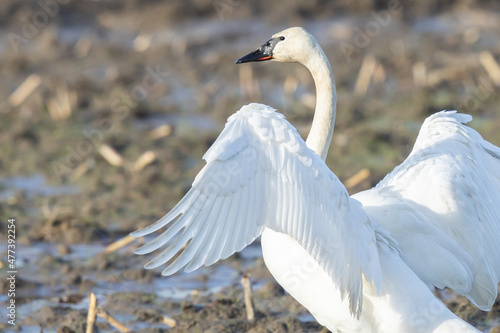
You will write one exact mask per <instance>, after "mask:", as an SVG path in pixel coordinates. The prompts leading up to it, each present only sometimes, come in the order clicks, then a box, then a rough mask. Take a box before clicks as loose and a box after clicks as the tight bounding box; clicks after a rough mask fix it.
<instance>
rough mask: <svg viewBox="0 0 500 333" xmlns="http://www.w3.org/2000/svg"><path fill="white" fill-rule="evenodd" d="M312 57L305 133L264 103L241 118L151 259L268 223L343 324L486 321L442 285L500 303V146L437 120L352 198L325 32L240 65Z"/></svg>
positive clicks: (448, 116) (306, 298)
mask: <svg viewBox="0 0 500 333" xmlns="http://www.w3.org/2000/svg"><path fill="white" fill-rule="evenodd" d="M285 41H286V42H285ZM271 58H273V59H276V60H278V61H282V62H300V63H302V64H304V65H305V66H306V67H307V68H308V69H309V70H310V71H311V73H312V75H313V78H314V81H315V83H316V90H317V99H318V101H317V105H316V112H315V116H314V120H313V125H312V127H311V132H310V134H309V137H308V139H307V145H306V142H304V141H303V140H302V139H301V138H300V136H299V135H298V133H297V132H296V130H295V129H294V128H293V126H292V125H290V123H288V122H287V121H286V120H285V119H284V117H283V116H282V115H281V114H278V113H276V112H275V111H274V110H273V109H272V108H269V107H267V106H265V105H260V104H250V105H247V106H244V107H243V108H242V109H241V110H240V111H238V112H237V113H236V114H234V115H233V116H231V117H230V118H229V120H228V123H227V124H226V127H225V128H224V130H223V132H222V133H221V135H220V136H219V138H218V139H217V140H216V142H215V143H214V144H213V146H212V147H211V148H210V149H209V150H208V152H207V153H206V154H205V156H204V159H205V160H206V161H207V165H206V166H205V167H204V169H203V170H202V171H201V172H200V173H199V174H198V176H197V177H196V179H195V181H194V183H193V187H192V189H191V190H190V191H189V192H188V193H187V194H186V196H185V197H184V198H183V199H182V200H181V201H180V202H179V203H178V204H177V206H176V207H174V208H173V209H172V211H170V212H169V214H167V215H166V216H165V217H164V218H162V219H161V220H160V221H158V222H157V223H155V224H153V225H152V226H150V227H147V228H146V229H144V230H141V231H138V232H136V233H134V235H135V236H142V235H146V234H149V233H152V232H154V231H156V230H158V229H160V228H162V227H164V226H165V225H167V224H169V226H168V228H167V229H166V231H165V232H163V233H162V234H161V235H160V236H158V237H157V238H156V239H154V240H153V241H151V242H149V243H148V244H146V245H144V246H143V247H141V248H140V249H138V250H137V251H136V253H138V254H145V253H149V252H151V251H154V250H156V249H158V248H160V247H162V246H163V245H165V244H166V243H167V242H169V241H171V240H173V241H171V242H170V245H169V246H168V247H167V248H166V249H165V250H163V252H161V253H160V254H159V255H158V256H157V257H156V258H154V259H153V260H152V261H150V262H149V263H148V264H147V265H146V267H147V268H154V267H158V266H160V265H163V264H165V263H166V262H168V261H169V260H170V259H171V258H173V256H174V255H175V254H176V253H177V252H178V251H179V250H181V248H182V247H183V245H184V244H185V243H186V242H187V241H189V240H190V242H189V244H188V245H187V246H186V248H185V249H184V250H182V252H181V254H180V255H179V256H178V257H177V258H176V259H175V260H174V261H172V262H171V263H170V264H169V265H168V267H167V268H166V269H165V270H164V272H163V273H164V274H165V275H169V274H173V273H175V272H176V271H178V270H180V269H181V268H183V267H185V270H186V271H188V272H189V271H192V270H195V269H197V268H198V267H200V266H201V265H211V264H213V263H215V262H216V261H218V260H219V259H224V258H227V257H229V256H230V255H232V254H233V253H234V252H236V251H240V250H241V249H243V248H244V247H245V246H247V245H248V244H250V243H251V242H252V241H253V240H254V239H255V238H257V237H258V236H259V235H261V234H262V240H261V242H262V249H263V255H264V260H265V262H266V265H267V267H268V268H269V270H270V272H271V273H272V274H273V276H274V277H275V278H276V280H277V281H278V282H279V283H280V284H281V285H282V286H283V287H284V289H285V290H287V291H288V292H289V293H290V294H291V295H292V296H293V297H294V298H295V299H297V300H298V301H299V302H300V303H302V304H303V305H304V306H305V307H306V308H308V309H309V311H310V312H311V313H312V314H313V315H314V316H315V318H316V319H317V320H318V322H320V323H321V324H323V325H325V326H327V327H328V328H329V329H330V330H332V331H333V332H337V331H339V332H356V331H359V332H477V330H475V329H474V328H473V327H472V326H470V325H468V324H467V323H465V322H464V321H462V320H460V319H459V318H457V317H456V316H455V315H454V314H453V313H451V312H450V311H449V310H448V309H447V308H446V307H445V306H444V304H443V303H442V302H440V301H439V300H438V299H436V298H435V297H434V295H433V293H432V290H433V288H434V286H436V287H439V288H443V287H450V288H453V289H455V290H456V291H457V292H459V293H461V294H464V295H466V296H467V297H469V299H471V300H472V301H473V302H474V303H475V304H476V305H478V306H479V307H480V308H481V309H484V310H487V309H489V308H491V305H492V304H493V302H494V300H495V298H496V295H497V285H498V281H499V279H500V247H499V246H498V241H499V240H500V208H499V207H498V204H499V203H500V149H499V148H497V147H495V146H493V145H491V144H489V143H488V142H486V141H484V140H483V139H482V138H481V136H480V135H479V134H478V133H477V132H475V131H474V130H472V129H470V128H468V127H466V126H464V125H463V124H462V123H463V122H466V121H468V120H469V117H468V116H465V115H460V114H456V113H453V112H440V113H437V114H435V115H434V116H431V117H429V118H428V119H427V120H426V122H425V123H424V126H423V127H422V130H421V131H420V134H419V137H418V139H417V143H416V145H415V148H414V150H413V151H412V153H411V154H410V156H409V157H408V159H407V160H406V161H405V162H404V163H403V164H402V165H400V166H399V167H398V168H396V169H395V170H394V171H393V172H392V173H391V174H389V175H388V176H387V177H386V178H385V179H384V180H383V181H382V182H381V183H380V184H379V185H378V186H377V187H375V188H374V189H372V190H369V191H365V192H362V193H359V194H358V195H356V196H353V197H352V198H351V197H349V195H348V193H347V191H346V189H345V188H344V186H343V185H342V183H341V182H340V181H339V180H338V178H337V177H336V176H335V175H334V174H333V173H332V172H331V171H330V170H329V169H328V167H327V166H326V164H325V163H324V159H325V157H326V153H327V151H328V146H329V144H330V141H331V137H332V133H333V123H334V120H335V104H336V95H335V83H334V79H333V75H332V72H331V69H330V65H329V63H328V60H327V58H326V56H325V55H324V53H323V51H322V50H321V48H320V47H319V45H318V43H317V42H316V40H315V39H314V37H312V36H311V35H309V34H308V33H307V32H306V31H305V30H303V29H301V28H291V29H287V30H285V31H283V32H281V33H279V34H276V35H275V36H273V39H271V40H270V41H269V42H267V43H266V44H264V45H263V46H262V47H261V48H260V49H259V50H256V51H254V52H253V53H251V54H249V55H247V56H245V57H243V58H241V59H240V60H239V62H246V61H258V60H267V59H271Z"/></svg>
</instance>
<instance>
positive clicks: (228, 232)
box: [132, 104, 381, 314]
mask: <svg viewBox="0 0 500 333" xmlns="http://www.w3.org/2000/svg"><path fill="white" fill-rule="evenodd" d="M204 159H205V160H206V161H207V165H206V166H205V167H204V168H203V169H202V170H201V172H200V173H199V174H198V175H197V177H196V179H195V181H194V183H193V186H192V188H191V189H190V191H189V192H188V193H187V194H186V196H185V197H184V198H183V199H182V200H181V201H180V202H179V203H178V204H177V205H176V206H175V207H174V208H173V209H172V210H171V211H170V212H169V213H168V214H167V215H166V216H165V217H163V218H162V219H161V220H159V221H158V222H156V223H155V224H153V225H151V226H149V227H147V228H145V229H143V230H141V231H137V232H134V233H132V236H136V237H138V236H144V235H147V234H150V233H152V232H154V231H157V230H159V229H160V228H163V227H165V226H167V229H166V230H165V231H164V232H163V233H162V234H160V235H159V236H158V237H156V238H155V239H154V240H152V241H151V242H149V243H147V244H146V245H144V246H142V247H141V248H139V249H137V250H136V251H135V253H136V254H146V253H150V252H152V251H154V250H157V249H159V248H162V247H164V246H165V248H164V249H163V250H162V252H161V253H160V254H159V255H157V256H156V257H155V258H154V259H153V260H151V261H150V262H149V263H147V264H146V266H145V267H146V268H155V267H158V266H161V265H163V264H165V263H167V262H169V261H171V259H172V258H174V256H175V254H176V253H178V252H180V254H179V255H178V256H177V257H176V258H175V259H174V260H173V261H171V262H170V263H169V264H168V267H167V268H165V270H164V271H163V274H164V275H169V274H173V273H175V272H177V271H178V270H180V269H181V268H183V267H185V271H187V272H190V271H193V270H195V269H197V268H198V267H200V266H202V265H211V264H213V263H215V262H216V261H218V260H219V259H224V258H227V257H229V256H230V255H231V254H233V253H234V252H236V251H240V250H241V249H243V248H244V247H245V246H247V245H248V244H250V243H251V242H252V241H253V240H254V239H255V238H256V237H258V236H259V235H260V234H261V233H262V231H263V230H264V228H271V229H273V230H275V231H277V232H281V233H285V234H288V235H289V236H290V237H292V238H294V239H295V240H296V241H297V242H298V243H299V244H301V245H302V246H303V247H304V249H306V250H307V251H308V252H309V253H310V255H311V256H312V257H313V258H314V259H315V260H316V261H317V262H318V263H319V264H320V265H321V266H322V267H323V268H324V269H325V271H326V272H328V273H329V275H330V276H331V278H332V279H333V280H334V282H335V283H336V284H337V285H338V286H339V289H340V290H341V291H342V292H343V295H348V297H349V299H350V304H351V311H352V313H353V314H359V312H360V309H361V302H362V297H363V293H362V278H363V276H364V278H365V279H366V280H367V281H372V282H374V283H375V285H376V286H377V287H379V286H380V275H381V274H380V263H379V258H378V251H377V246H376V239H375V234H374V231H373V227H372V225H371V221H370V219H369V218H368V216H367V215H366V214H365V213H364V211H363V209H362V207H361V204H360V203H359V202H358V201H356V200H353V199H351V198H350V197H349V195H348V193H347V191H346V189H345V188H344V186H343V185H342V183H341V182H340V181H339V180H338V178H337V177H336V176H335V175H334V174H333V173H332V172H331V171H330V170H329V169H328V167H327V166H326V164H325V163H324V161H323V160H322V159H321V158H320V157H319V156H318V155H316V154H315V153H314V152H313V151H312V150H310V149H309V148H307V146H306V144H305V142H304V141H303V140H302V139H301V137H300V136H299V135H298V133H297V131H296V130H295V128H293V127H292V126H291V125H290V123H288V122H287V121H286V120H285V119H284V117H283V115H281V114H279V113H277V112H275V111H274V110H273V109H271V108H270V107H267V106H264V105H260V104H250V105H247V106H244V107H243V108H242V109H241V110H240V111H238V112H237V113H236V114H234V115H233V116H231V117H230V118H229V120H228V122H227V124H226V126H225V128H224V130H223V132H222V133H221V135H220V136H219V137H218V139H217V140H216V141H215V143H214V144H213V146H212V147H211V148H210V149H209V150H208V152H207V153H206V154H205V156H204ZM187 242H188V244H187V246H185V247H184V245H185V244H186V243H187ZM167 243H168V245H167Z"/></svg>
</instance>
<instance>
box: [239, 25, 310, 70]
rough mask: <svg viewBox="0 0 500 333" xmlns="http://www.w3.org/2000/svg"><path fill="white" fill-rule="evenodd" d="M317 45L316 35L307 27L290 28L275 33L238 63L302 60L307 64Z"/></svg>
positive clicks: (301, 61)
mask: <svg viewBox="0 0 500 333" xmlns="http://www.w3.org/2000/svg"><path fill="white" fill-rule="evenodd" d="M316 47H317V42H316V39H314V37H313V36H312V35H311V34H309V33H308V32H307V31H306V29H304V28H300V27H294V28H289V29H286V30H283V31H281V32H278V33H277V34H274V35H273V37H272V38H271V39H270V40H268V41H267V42H266V43H265V44H263V45H262V46H261V47H259V48H258V49H257V50H255V51H253V52H250V53H249V54H247V55H246V56H243V57H241V58H239V59H238V60H237V61H236V63H237V64H241V63H244V62H251V61H264V60H276V61H279V62H300V63H302V64H305V63H306V62H307V59H308V55H309V54H310V53H309V52H310V51H312V50H314V49H315V48H316Z"/></svg>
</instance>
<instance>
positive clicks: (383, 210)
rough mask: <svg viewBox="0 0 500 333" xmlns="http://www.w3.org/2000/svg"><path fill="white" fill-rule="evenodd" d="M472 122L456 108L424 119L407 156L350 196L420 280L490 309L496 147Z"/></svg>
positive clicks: (499, 188) (494, 277)
mask: <svg viewBox="0 0 500 333" xmlns="http://www.w3.org/2000/svg"><path fill="white" fill-rule="evenodd" d="M470 120H472V117H471V116H469V115H464V114H459V113H456V112H455V111H442V112H439V113H436V114H434V115H432V116H430V117H429V118H427V119H426V121H425V123H424V125H423V126H422V128H421V130H420V133H419V135H418V138H417V141H416V143H415V146H414V148H413V150H412V152H411V154H410V156H409V157H408V158H407V159H406V160H405V161H404V162H403V163H402V164H401V165H400V166H398V167H397V168H396V169H394V171H393V172H391V173H390V174H389V175H387V176H386V177H385V178H384V179H383V180H382V181H381V182H380V183H379V184H378V185H377V186H376V187H375V188H374V189H372V190H369V191H365V192H362V193H360V194H359V195H356V196H354V197H355V198H357V199H358V200H361V201H362V202H363V204H364V205H365V209H366V210H367V212H368V213H369V214H370V215H371V216H373V217H374V218H375V219H376V220H377V221H378V222H379V223H380V224H381V225H382V226H383V227H384V228H385V229H387V230H389V231H390V232H391V234H392V235H393V236H394V238H396V240H397V241H398V243H399V245H400V247H401V250H402V251H403V253H404V257H405V260H406V261H407V263H408V265H409V266H410V267H411V268H412V269H413V270H414V271H415V272H416V273H417V275H419V277H420V278H421V279H422V280H423V281H424V282H425V283H427V284H428V285H430V286H437V287H439V288H442V287H444V286H447V287H450V288H452V289H455V290H456V291H457V292H459V293H462V294H464V295H465V296H467V297H468V298H469V299H470V300H471V301H472V302H474V303H475V304H476V305H477V306H478V307H479V308H480V309H482V310H489V309H490V308H491V306H492V305H493V303H494V301H495V299H496V297H497V293H498V282H499V280H500V246H498V244H499V241H500V205H499V203H500V158H499V157H500V149H499V148H498V147H495V146H494V145H492V144H491V143H489V142H487V141H485V140H484V139H483V138H482V137H481V135H480V134H479V133H478V132H476V131H475V130H473V129H472V128H470V127H467V126H465V125H464V123H467V122H469V121H470ZM389 212H390V213H389ZM417 239H418V240H419V241H418V243H417V241H416V240H417ZM429 258H432V260H431V259H429Z"/></svg>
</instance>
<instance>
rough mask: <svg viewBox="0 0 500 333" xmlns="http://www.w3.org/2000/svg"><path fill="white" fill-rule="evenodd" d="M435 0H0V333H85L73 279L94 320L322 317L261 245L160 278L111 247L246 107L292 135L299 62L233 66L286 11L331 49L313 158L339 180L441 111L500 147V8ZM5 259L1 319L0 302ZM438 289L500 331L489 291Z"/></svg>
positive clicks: (307, 321)
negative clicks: (328, 100) (267, 261)
mask: <svg viewBox="0 0 500 333" xmlns="http://www.w3.org/2000/svg"><path fill="white" fill-rule="evenodd" d="M437 3H438V2H437V1H436V2H434V1H418V2H417V1H403V2H397V1H395V2H394V1H375V0H372V1H359V2H357V1H349V0H346V1H321V0H317V1H310V2H307V4H306V2H302V1H298V0H294V1H287V2H285V1H277V2H271V1H249V0H196V1H182V0H166V1H159V0H156V1H155V0H149V1H139V0H127V1H119V0H103V1H73V0H64V1H63V0H58V1H56V0H50V1H49V0H45V1H43V0H42V1H40V2H39V1H28V0H23V1H19V0H4V1H2V2H1V4H0V14H1V15H0V17H1V19H0V77H1V80H0V117H1V118H0V227H1V234H0V235H1V237H0V246H1V247H0V254H1V257H0V265H1V266H0V272H1V273H2V274H1V276H2V280H1V281H0V303H1V304H2V305H1V308H2V311H0V313H1V314H2V317H1V320H0V332H37V333H38V332H58V333H61V332H85V327H86V325H87V324H86V321H87V319H86V318H87V311H88V307H89V293H94V294H95V296H96V297H97V307H98V309H99V314H100V316H98V318H97V322H96V329H95V330H94V331H99V332H117V331H120V330H121V331H126V330H125V329H126V328H127V329H129V330H130V331H132V332H252V333H257V332H259V333H260V332H273V333H274V332H322V333H323V332H328V330H326V329H325V328H323V327H321V326H320V325H318V324H317V323H316V322H315V320H314V318H313V317H312V316H311V315H310V314H309V313H308V312H307V310H305V309H304V308H303V307H302V306H301V305H300V304H298V303H297V302H296V301H295V300H293V299H292V298H291V297H290V296H289V295H288V294H286V293H284V291H283V290H282V289H281V287H280V286H279V285H277V284H276V283H275V282H274V280H273V278H272V277H271V276H270V274H269V272H268V271H267V269H266V268H265V265H264V263H263V261H262V256H261V252H260V244H259V242H258V241H256V243H254V244H252V245H251V246H249V247H248V248H247V249H245V250H244V251H243V252H242V253H239V254H236V255H234V256H233V257H231V258H230V259H228V260H225V261H223V262H221V263H219V264H217V265H214V266H212V267H207V268H203V269H200V270H198V271H197V272H195V273H192V274H176V275H174V276H172V277H169V278H165V277H161V275H160V271H158V270H156V271H146V270H144V269H143V268H142V266H143V265H144V263H145V262H146V258H144V257H138V256H134V255H133V254H132V251H133V250H134V249H135V248H137V246H138V245H139V244H141V243H143V242H144V241H145V240H144V239H139V240H135V241H134V242H132V243H128V244H126V245H125V246H123V247H121V248H119V249H116V250H113V249H109V248H107V246H108V245H110V244H112V243H114V242H115V241H117V240H120V239H122V238H124V237H126V236H127V235H128V233H129V232H131V231H134V230H136V229H137V228H140V227H144V226H146V225H148V224H150V223H152V222H154V221H156V220H157V219H158V218H160V217H161V216H163V215H164V214H165V213H166V212H168V210H169V209H171V208H172V207H173V205H174V204H175V203H176V202H177V201H178V200H179V199H180V198H181V197H182V196H183V195H184V194H185V193H186V191H187V190H188V189H189V187H190V184H191V182H192V180H193V179H194V177H195V176H196V174H197V172H198V171H199V170H200V169H201V168H202V167H203V165H204V162H203V161H202V159H201V157H202V155H203V153H204V152H205V151H206V150H207V149H208V148H209V147H210V145H211V144H212V143H213V142H214V140H215V138H216V137H217V135H218V134H219V133H220V131H221V130H222V128H223V125H224V123H225V120H226V119H227V117H228V116H230V115H231V114H232V113H234V112H235V111H237V110H238V109H239V108H240V107H241V106H242V105H244V104H247V103H249V102H262V103H265V104H268V105H272V106H273V107H275V108H277V109H278V110H279V111H280V112H283V113H284V114H285V116H286V117H287V118H288V119H289V120H290V121H291V122H292V124H294V125H295V126H296V127H297V128H298V129H299V132H300V133H301V135H302V136H303V137H305V136H306V135H307V133H308V130H309V124H310V121H311V119H312V111H313V109H314V87H313V82H312V78H311V77H310V75H309V73H308V72H307V71H306V70H305V69H304V68H301V67H300V66H298V65H295V64H276V63H259V64H252V65H245V66H241V65H238V66H237V65H235V60H236V59H237V58H239V57H240V56H242V55H244V54H246V53H248V52H249V51H251V50H253V49H254V48H255V47H257V46H259V45H261V44H262V43H263V42H265V41H266V40H267V39H268V38H269V37H270V36H271V35H272V34H274V33H275V32H277V31H280V30H282V29H284V28H286V27H289V26H295V25H301V26H304V27H306V28H307V29H308V30H309V31H310V32H312V33H313V34H314V35H315V36H316V37H317V39H318V41H319V42H320V43H321V44H322V46H323V47H324V50H325V53H326V54H327V56H328V57H329V59H330V61H331V63H332V67H333V70H334V72H335V76H336V81H337V85H338V114H337V123H336V129H335V134H334V138H333V144H332V145H331V147H330V152H329V155H328V159H327V163H328V165H329V166H330V167H331V168H332V170H333V171H334V172H335V173H336V174H337V175H338V176H339V178H340V179H341V180H342V181H343V182H344V183H346V186H347V187H348V190H349V191H350V192H351V193H356V192H357V191H360V190H364V189H368V188H370V187H371V186H374V185H375V184H376V183H377V182H378V181H379V180H380V179H381V178H382V177H383V176H384V175H385V174H387V173H388V172H389V171H391V170H392V169H393V168H394V166H396V165H397V164H398V163H400V162H401V161H403V159H404V158H405V157H406V156H407V155H408V153H409V152H410V151H411V148H412V146H413V142H414V141H415V138H416V136H417V134H418V130H419V128H420V125H421V124H422V122H423V120H424V119H425V117H427V116H428V115H430V114H432V113H434V112H436V111H439V110H443V109H458V110H460V111H462V112H466V113H469V114H471V115H473V116H474V120H473V122H471V124H470V125H471V126H472V127H473V128H475V129H476V130H478V131H479V132H480V133H481V134H482V135H483V137H484V138H485V139H487V140H489V141H490V142H492V143H494V144H496V145H500V131H499V129H500V107H499V105H500V103H499V101H500V97H499V96H500V95H499V91H500V67H499V66H498V63H499V62H500V5H499V4H498V3H497V2H496V1H473V0H469V1H443V2H439V4H437ZM353 176H354V177H353ZM9 219H15V222H14V221H13V222H12V223H10V222H9ZM9 225H11V228H15V230H16V243H15V246H16V256H15V263H13V262H9V261H8V257H7V242H8V239H7V230H8V227H9ZM12 225H13V226H14V227H12ZM11 264H14V265H15V268H16V270H17V274H16V277H15V278H16V284H15V294H16V296H15V302H16V303H15V305H16V325H15V326H12V325H10V324H9V323H8V320H9V319H8V317H7V314H6V312H5V311H6V308H5V306H4V304H6V305H7V304H8V303H7V302H10V299H11V297H10V296H8V295H9V290H11V284H10V280H8V279H6V278H4V276H6V272H7V271H8V270H10V268H9V266H10V265H11ZM4 273H5V274H4ZM243 274H248V275H249V276H250V280H251V282H252V286H253V291H254V293H253V302H254V306H255V312H256V313H255V317H256V320H255V321H254V322H248V321H247V320H246V312H245V305H244V298H243V287H242V285H241V283H240V280H241V278H242V276H243ZM439 296H440V297H441V298H442V299H443V300H444V301H445V302H446V304H447V305H448V306H449V307H450V308H451V309H452V310H453V311H454V312H455V313H456V314H457V315H459V316H460V317H462V318H464V319H465V320H467V321H468V322H471V323H473V324H474V325H476V326H477V327H478V328H480V329H481V330H483V331H484V332H492V333H493V332H500V328H498V327H496V328H492V327H495V326H496V325H500V300H498V299H497V303H496V305H495V308H494V309H493V310H492V311H491V312H482V311H479V310H477V309H476V308H475V307H474V306H472V305H471V304H470V303H469V302H468V301H467V299H465V298H464V297H461V296H458V295H455V294H454V293H453V292H450V291H448V290H444V291H440V292H439ZM109 316H111V317H112V318H114V320H115V322H113V320H110V319H109ZM103 317H104V318H103ZM117 323H118V324H117ZM174 323H175V324H174ZM120 325H121V326H120ZM173 326H175V327H173Z"/></svg>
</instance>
